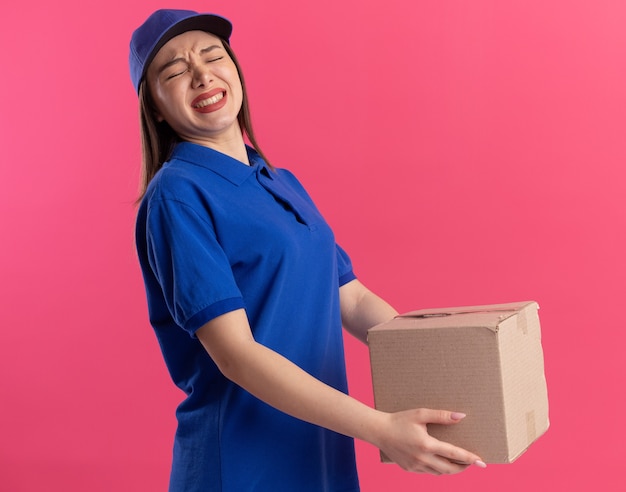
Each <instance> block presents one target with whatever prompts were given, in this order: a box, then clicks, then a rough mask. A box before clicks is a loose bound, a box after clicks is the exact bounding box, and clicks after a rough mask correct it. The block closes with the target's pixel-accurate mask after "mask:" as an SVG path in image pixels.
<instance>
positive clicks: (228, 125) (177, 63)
mask: <svg viewBox="0 0 626 492" xmlns="http://www.w3.org/2000/svg"><path fill="white" fill-rule="evenodd" d="M146 81H147V83H148V87H149V88H150V94H151V95H152V98H153V100H154V103H155V105H156V109H157V118H158V120H159V121H163V120H165V121H167V123H168V124H169V125H170V126H171V127H172V129H173V130H174V131H175V132H176V133H177V134H178V135H179V136H180V137H181V138H182V139H183V140H187V141H190V142H195V143H200V144H204V145H207V144H211V143H213V144H217V143H219V142H220V141H221V140H222V139H232V138H233V137H237V138H241V129H240V128H239V123H238V121H237V115H238V114H239V111H240V109H241V103H242V100H243V91H242V87H241V80H240V79H239V74H238V73H237V67H236V66H235V63H234V62H233V60H232V59H231V58H230V56H229V55H228V53H227V52H226V50H225V49H224V46H223V45H222V41H221V40H220V39H219V38H218V37H216V36H213V35H212V34H209V33H206V32H204V31H188V32H186V33H183V34H181V35H179V36H176V37H174V38H172V39H171V40H169V41H168V42H167V43H166V44H165V45H164V46H163V47H162V48H161V49H160V50H159V52H158V53H157V55H156V56H155V57H154V60H153V61H152V63H151V64H150V66H149V67H148V71H147V73H146Z"/></svg>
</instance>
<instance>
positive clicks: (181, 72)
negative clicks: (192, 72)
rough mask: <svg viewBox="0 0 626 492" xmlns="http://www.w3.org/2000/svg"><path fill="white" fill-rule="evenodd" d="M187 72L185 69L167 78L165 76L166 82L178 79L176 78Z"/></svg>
mask: <svg viewBox="0 0 626 492" xmlns="http://www.w3.org/2000/svg"><path fill="white" fill-rule="evenodd" d="M187 70H188V69H187V68H185V70H182V71H180V72H176V73H173V74H171V75H168V76H167V80H170V79H173V78H174V77H178V76H180V75H182V74H184V73H185V72H186V71H187Z"/></svg>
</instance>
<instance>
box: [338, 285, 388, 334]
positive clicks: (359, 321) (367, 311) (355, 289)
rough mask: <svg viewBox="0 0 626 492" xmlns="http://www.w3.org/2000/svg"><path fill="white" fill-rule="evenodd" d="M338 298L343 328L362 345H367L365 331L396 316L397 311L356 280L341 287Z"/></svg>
mask: <svg viewBox="0 0 626 492" xmlns="http://www.w3.org/2000/svg"><path fill="white" fill-rule="evenodd" d="M339 298H340V302H341V321H342V323H343V326H344V328H345V329H346V330H347V331H348V332H349V333H351V334H352V335H354V336H355V337H356V338H358V339H359V340H361V341H362V342H363V343H367V330H369V329H370V328H371V327H373V326H375V325H377V324H379V323H383V322H385V321H389V320H390V319H392V318H393V317H394V316H397V315H398V311H396V310H395V309H394V308H393V307H391V306H390V305H389V304H387V302H386V301H384V300H383V299H381V298H380V297H378V296H377V295H376V294H374V293H373V292H371V291H370V290H369V289H368V288H367V287H365V286H364V285H363V284H362V283H361V282H359V281H358V280H353V281H351V282H348V283H347V284H345V285H343V286H342V287H341V288H340V289H339Z"/></svg>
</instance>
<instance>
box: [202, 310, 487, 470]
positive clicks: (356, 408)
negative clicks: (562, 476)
mask: <svg viewBox="0 0 626 492" xmlns="http://www.w3.org/2000/svg"><path fill="white" fill-rule="evenodd" d="M196 334H197V336H198V338H199V339H200V341H201V342H202V344H203V346H204V347H205V348H206V350H207V352H208V353H209V355H210V356H211V357H212V358H213V360H214V361H215V363H216V364H217V366H218V367H219V369H220V370H221V371H222V373H223V374H224V375H225V376H226V377H227V378H229V379H230V380H232V381H233V382H235V383H236V384H238V385H239V386H241V387H243V388H244V389H246V390H247V391H249V392H250V393H251V394H253V395H255V396H256V397H257V398H259V399H261V400H263V401H265V402H266V403H268V404H269V405H272V406H273V407H275V408H277V409H279V410H281V411H283V412H285V413H287V414H289V415H292V416H293V417H296V418H299V419H301V420H305V421H307V422H310V423H313V424H317V425H320V426H322V427H326V428H328V429H331V430H333V431H335V432H339V433H341V434H344V435H348V436H351V437H355V438H358V439H362V440H365V441H368V442H370V443H372V444H374V445H375V446H377V447H379V448H380V449H382V450H383V451H384V452H385V453H386V454H387V455H388V456H389V457H390V458H391V459H393V460H394V461H396V462H397V463H398V464H400V465H401V466H402V467H404V468H405V469H409V470H412V471H420V472H430V473H436V474H439V473H456V472H459V471H462V470H463V469H465V468H466V467H467V465H460V464H458V463H454V462H460V463H467V464H469V463H476V462H477V461H478V460H479V458H478V456H476V455H474V454H473V453H469V452H468V451H465V450H463V449H461V448H457V447H455V446H452V445H451V444H447V443H443V442H440V441H437V440H436V439H434V438H432V437H430V436H428V433H427V431H426V423H427V422H437V423H442V424H450V423H454V422H456V421H457V420H459V418H458V417H459V416H457V415H454V414H451V413H450V412H439V411H429V410H416V411H409V412H401V413H397V414H388V413H384V412H380V411H377V410H375V409H373V408H370V407H368V406H366V405H364V404H362V403H360V402H358V401H357V400H355V399H353V398H351V397H350V396H348V395H345V394H344V393H342V392H340V391H337V390H335V389H333V388H331V387H330V386H327V385H326V384H324V383H322V382H321V381H319V380H317V379H315V378H314V377H312V376H310V375H309V374H307V373H306V372H304V371H302V370H301V369H300V368H298V367H297V366H296V365H294V364H293V363H291V362H290V361H288V360H287V359H285V358H284V357H282V356H281V355H279V354H277V353H276V352H274V351H272V350H270V349H268V348H266V347H264V346H263V345H260V344H258V343H257V342H256V341H255V340H254V338H253V336H252V333H251V330H250V326H249V324H248V320H247V317H246V314H245V311H243V310H237V311H232V312H230V313H227V314H224V315H222V316H219V317H217V318H215V319H213V320H211V321H209V322H208V323H207V324H205V325H204V326H202V327H201V328H200V329H199V330H198V331H197V332H196ZM453 461H454V462H453ZM478 464H480V463H478Z"/></svg>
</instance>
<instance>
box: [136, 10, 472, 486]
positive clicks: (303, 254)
mask: <svg viewBox="0 0 626 492" xmlns="http://www.w3.org/2000/svg"><path fill="white" fill-rule="evenodd" d="M231 30H232V26H231V24H230V22H229V21H227V20H226V19H224V18H222V17H219V16H214V15H210V14H206V15H204V14H198V13H196V12H192V11H182V10H159V11H157V12H155V13H154V14H152V15H151V16H150V17H149V18H148V19H147V20H146V22H145V23H144V24H143V25H142V26H141V27H139V28H138V29H137V30H136V31H135V33H134V34H133V38H132V40H131V55H130V70H131V78H132V80H133V83H134V85H135V88H136V90H137V91H138V94H139V98H140V106H141V122H142V138H143V159H144V173H143V174H144V183H143V189H142V200H141V205H140V207H139V212H138V217H137V228H136V240H137V249H138V254H139V260H140V264H141V267H142V271H143V275H144V280H145V286H146V292H147V296H148V306H149V312H150V320H151V323H152V325H153V327H154V329H155V331H156V335H157V337H158V340H159V343H160V345H161V349H162V352H163V355H164V358H165V361H166V364H167V366H168V369H169V371H170V374H171V376H172V378H173V380H174V382H175V383H176V384H177V385H178V386H179V387H180V388H181V389H182V390H183V391H184V392H185V393H186V395H187V396H186V398H185V400H184V401H183V402H182V403H181V405H180V406H179V408H178V411H177V418H178V428H177V432H176V437H175V444H174V457H173V466H172V473H171V479H170V490H172V491H178V490H180V491H183V490H184V491H187V492H189V491H195V490H198V491H213V490H216V491H217V490H219V491H221V490H224V491H237V492H239V491H248V490H261V491H266V490H267V491H272V492H277V491H283V490H284V491H296V490H297V491H315V492H319V491H323V490H328V491H356V490H359V485H358V478H357V475H356V466H355V459H354V446H353V441H352V438H355V437H356V438H359V439H363V440H365V441H368V442H370V443H372V444H374V445H375V446H377V447H379V448H380V449H382V450H383V451H384V452H385V454H386V455H387V456H389V457H390V458H391V459H392V460H394V461H395V462H396V463H398V464H399V465H400V466H402V467H403V468H405V469H407V470H412V471H417V472H427V473H434V474H442V473H456V472H459V471H462V470H464V469H465V468H467V467H468V466H469V464H477V465H478V466H484V463H482V462H481V461H480V458H479V457H478V456H476V455H474V454H472V453H470V452H468V451H465V450H463V449H460V448H457V447H455V446H452V445H450V444H448V443H443V442H440V441H437V440H435V439H434V438H431V437H430V436H429V435H428V434H427V431H426V424H427V423H439V424H453V423H455V422H458V421H459V420H460V419H462V418H463V417H464V415H463V414H458V413H454V412H448V411H438V410H426V409H418V410H413V411H407V412H399V413H395V414H388V413H383V412H380V411H377V410H375V409H372V408H370V407H368V406H366V405H364V404H362V403H360V402H358V401H356V400H354V399H352V398H351V397H349V396H348V395H347V384H346V374H345V368H344V355H343V342H342V333H341V327H342V324H343V326H344V327H345V328H346V329H347V330H348V331H350V332H351V333H352V334H354V335H355V336H356V337H358V338H359V339H361V340H362V341H364V342H365V341H366V333H367V330H368V329H369V328H370V327H372V326H374V325H376V324H378V323H380V322H383V321H386V320H388V319H390V318H392V317H393V316H395V315H396V314H397V312H396V311H395V310H394V309H393V308H392V307H391V306H389V305H388V304H387V303H386V302H385V301H383V300H382V299H380V298H379V297H377V296H376V295H374V294H373V293H372V292H370V291H369V290H368V289H367V288H366V287H365V286H364V285H363V284H361V283H360V282H359V281H358V280H357V279H356V277H355V275H354V273H353V271H352V265H351V263H350V259H349V257H348V255H347V254H346V253H345V252H344V251H343V250H342V249H341V248H340V247H339V246H338V245H336V243H335V240H334V236H333V234H332V231H331V230H330V228H329V227H328V225H327V224H326V223H325V221H324V219H323V218H322V217H321V215H320V214H319V212H318V210H317V209H316V208H315V206H314V204H313V202H312V201H311V199H310V198H309V196H308V195H307V193H306V192H305V190H304V189H303V188H302V186H301V185H300V183H299V182H298V181H297V180H296V178H295V177H294V176H293V175H292V174H291V173H289V172H288V171H286V170H283V169H274V168H273V167H271V166H270V165H269V164H268V163H267V161H266V159H264V158H263V155H262V154H261V153H260V152H259V151H258V145H257V142H256V139H255V138H254V133H253V131H252V127H251V124H250V117H249V112H248V102H247V96H246V91H245V84H244V83H243V79H242V75H241V70H240V68H239V66H238V64H237V61H236V59H235V57H234V55H233V53H232V50H231V49H230V46H229V38H230V34H231ZM244 136H246V137H247V138H248V139H249V141H250V142H251V143H252V146H247V145H246V144H245V141H244ZM255 149H256V150H255Z"/></svg>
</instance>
